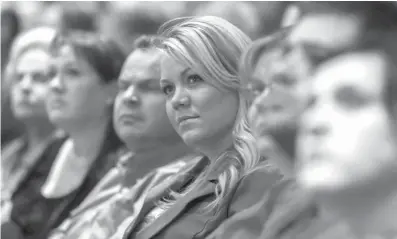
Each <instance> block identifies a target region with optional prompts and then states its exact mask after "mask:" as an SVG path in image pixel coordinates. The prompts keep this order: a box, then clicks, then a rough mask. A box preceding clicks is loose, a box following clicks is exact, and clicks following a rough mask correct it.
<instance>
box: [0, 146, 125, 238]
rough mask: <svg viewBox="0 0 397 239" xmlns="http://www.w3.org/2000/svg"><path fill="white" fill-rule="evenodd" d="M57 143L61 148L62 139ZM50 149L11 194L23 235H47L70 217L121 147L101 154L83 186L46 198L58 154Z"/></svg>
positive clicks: (14, 218) (15, 220)
mask: <svg viewBox="0 0 397 239" xmlns="http://www.w3.org/2000/svg"><path fill="white" fill-rule="evenodd" d="M57 146H58V148H59V147H60V146H61V142H57ZM50 152H51V151H50ZM50 152H48V157H45V158H43V159H42V160H40V162H39V163H38V164H37V165H36V167H34V169H33V170H32V171H31V173H30V174H29V176H28V177H27V178H26V179H25V180H24V182H23V183H22V184H21V187H20V188H19V189H18V190H17V191H16V192H15V193H14V195H13V197H12V202H13V208H12V212H11V223H13V224H15V225H16V226H17V227H15V228H19V230H20V233H21V234H22V235H23V237H21V238H26V239H42V238H43V239H44V238H47V234H48V233H49V231H50V230H51V229H52V228H54V227H56V226H58V225H59V224H60V223H61V222H62V221H63V220H64V219H65V218H67V217H68V215H69V212H70V211H71V210H72V209H74V208H75V207H76V206H78V205H79V204H80V202H81V201H82V200H83V199H84V198H85V197H86V196H87V194H88V193H89V192H90V191H91V190H92V188H93V187H94V186H95V185H96V184H97V182H98V181H99V180H100V179H101V178H102V177H103V176H104V175H105V174H106V173H107V171H108V170H109V169H110V168H111V167H113V166H114V164H115V162H116V161H117V160H116V159H117V157H119V153H120V149H114V150H112V151H109V152H107V153H105V154H102V155H99V156H98V157H97V159H96V160H95V162H94V164H93V165H92V166H91V168H90V171H89V173H88V175H87V176H86V177H85V179H84V181H83V183H82V184H81V185H80V187H78V189H76V190H75V191H73V192H71V193H69V194H68V195H66V196H63V197H60V198H45V197H44V196H43V195H42V193H41V189H42V186H43V184H44V183H45V181H46V179H47V177H48V175H49V173H50V170H51V166H52V165H53V162H54V160H55V158H56V157H57V154H56V152H51V153H50ZM5 233H15V232H11V231H8V232H3V230H2V236H3V235H4V237H3V238H9V237H8V236H7V235H9V234H5Z"/></svg>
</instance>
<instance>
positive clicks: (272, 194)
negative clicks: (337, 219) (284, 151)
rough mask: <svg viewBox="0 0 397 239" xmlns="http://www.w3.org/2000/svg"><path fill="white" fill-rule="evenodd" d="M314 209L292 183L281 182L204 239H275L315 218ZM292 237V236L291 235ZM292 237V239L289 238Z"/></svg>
mask: <svg viewBox="0 0 397 239" xmlns="http://www.w3.org/2000/svg"><path fill="white" fill-rule="evenodd" d="M316 212H317V209H316V206H315V204H314V202H313V201H312V199H311V197H310V195H308V194H305V193H303V192H302V190H300V189H299V187H298V186H297V185H296V183H295V182H294V180H287V179H284V180H281V181H280V182H278V183H277V184H275V185H274V186H273V187H272V189H271V190H269V191H268V192H266V193H265V194H264V195H263V197H262V199H261V200H260V201H258V202H257V203H256V204H255V205H253V206H252V207H250V208H248V209H246V210H244V211H242V212H241V213H239V214H237V215H236V216H235V217H232V218H231V219H230V220H228V221H226V222H225V223H224V224H222V225H221V226H220V227H219V228H218V229H217V230H216V231H215V232H214V233H212V234H211V235H210V236H208V237H207V239H239V238H244V239H257V238H261V239H264V238H266V239H270V238H274V239H276V238H277V239H278V238H284V236H285V234H288V235H290V232H291V231H296V228H301V227H302V226H303V227H306V226H307V222H308V221H311V220H313V219H315V217H316ZM291 235H293V234H291ZM291 238H294V237H291Z"/></svg>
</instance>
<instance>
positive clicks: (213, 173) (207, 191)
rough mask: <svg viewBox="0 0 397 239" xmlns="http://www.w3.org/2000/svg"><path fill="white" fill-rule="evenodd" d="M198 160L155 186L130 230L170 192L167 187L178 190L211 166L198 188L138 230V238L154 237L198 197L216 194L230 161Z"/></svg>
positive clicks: (203, 158)
mask: <svg viewBox="0 0 397 239" xmlns="http://www.w3.org/2000/svg"><path fill="white" fill-rule="evenodd" d="M196 162H197V163H195V164H194V165H192V166H191V167H188V168H187V169H186V170H185V171H182V172H181V173H180V174H178V175H177V176H176V177H175V178H174V179H173V180H170V182H168V184H163V185H159V187H158V188H154V190H153V191H152V192H151V193H150V195H149V196H148V198H147V200H146V203H145V204H144V205H143V208H142V210H141V212H140V213H139V214H138V216H137V217H136V219H135V220H134V222H133V223H132V225H130V227H129V230H131V229H132V230H133V229H134V228H135V226H136V224H137V223H138V222H140V221H141V220H142V219H143V218H144V217H145V216H146V214H147V213H148V212H149V211H150V209H152V208H153V207H154V206H155V205H154V203H155V202H156V201H158V200H159V199H160V198H162V197H164V196H165V195H166V193H167V192H168V190H167V188H171V189H172V190H176V189H178V188H180V187H182V186H183V185H184V184H185V183H186V182H187V180H188V179H189V178H191V176H197V175H199V174H200V173H202V172H203V171H204V170H206V168H207V167H210V168H208V170H206V171H207V172H208V173H207V175H204V178H205V179H204V180H203V183H201V184H200V185H199V186H198V188H197V189H195V190H194V191H191V192H189V193H188V194H187V195H186V196H185V197H183V198H181V199H180V200H179V201H178V203H176V204H174V205H173V206H172V207H171V208H169V209H168V210H166V211H165V212H164V213H163V214H162V215H161V216H160V217H159V218H157V219H156V220H155V221H153V222H152V223H151V224H150V225H149V226H147V227H145V228H144V229H142V231H140V232H138V234H137V236H138V237H137V238H144V239H147V238H152V237H153V236H154V235H156V234H157V233H159V232H160V231H161V230H162V229H163V228H165V227H166V226H167V225H169V224H170V223H172V221H174V220H175V219H176V218H177V217H178V215H180V214H181V213H183V211H184V209H185V208H186V207H187V206H188V204H189V203H190V202H192V201H194V200H195V199H197V198H200V197H204V196H207V195H211V194H214V192H215V186H216V181H217V178H218V176H219V174H220V173H221V172H223V171H224V170H225V169H226V168H227V167H228V166H230V162H226V160H225V161H224V162H222V163H215V164H211V165H209V163H210V162H209V159H208V158H207V157H201V159H200V160H198V161H196ZM156 191H157V192H156ZM158 192H163V193H158ZM129 233H130V231H128V230H127V233H126V235H128V234H129Z"/></svg>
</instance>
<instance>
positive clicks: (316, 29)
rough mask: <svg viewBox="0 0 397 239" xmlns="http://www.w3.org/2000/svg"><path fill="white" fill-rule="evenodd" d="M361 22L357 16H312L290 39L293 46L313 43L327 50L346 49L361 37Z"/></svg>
mask: <svg viewBox="0 0 397 239" xmlns="http://www.w3.org/2000/svg"><path fill="white" fill-rule="evenodd" d="M360 31H361V20H360V18H358V17H357V16H355V15H343V14H332V13H328V14H312V15H308V16H305V17H304V18H303V19H302V20H301V21H300V22H299V23H298V24H297V25H296V27H295V28H293V29H292V31H291V34H290V35H289V37H288V42H289V43H290V44H291V45H300V44H303V43H312V44H317V45H322V46H324V47H327V48H331V49H332V48H333V49H335V48H345V47H347V46H349V45H352V44H353V43H354V42H355V41H356V40H357V39H358V37H359V34H360Z"/></svg>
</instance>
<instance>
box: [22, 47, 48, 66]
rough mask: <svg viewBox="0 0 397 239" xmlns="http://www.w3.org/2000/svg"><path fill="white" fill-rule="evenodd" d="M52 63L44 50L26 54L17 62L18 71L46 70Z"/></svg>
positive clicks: (30, 51) (34, 50)
mask: <svg viewBox="0 0 397 239" xmlns="http://www.w3.org/2000/svg"><path fill="white" fill-rule="evenodd" d="M49 61H50V55H49V54H48V53H47V52H46V51H45V50H43V49H39V48H37V49H31V50H27V51H26V52H24V53H23V54H22V55H21V56H20V57H18V58H17V61H16V70H33V69H37V68H45V67H47V66H48V64H49Z"/></svg>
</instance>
